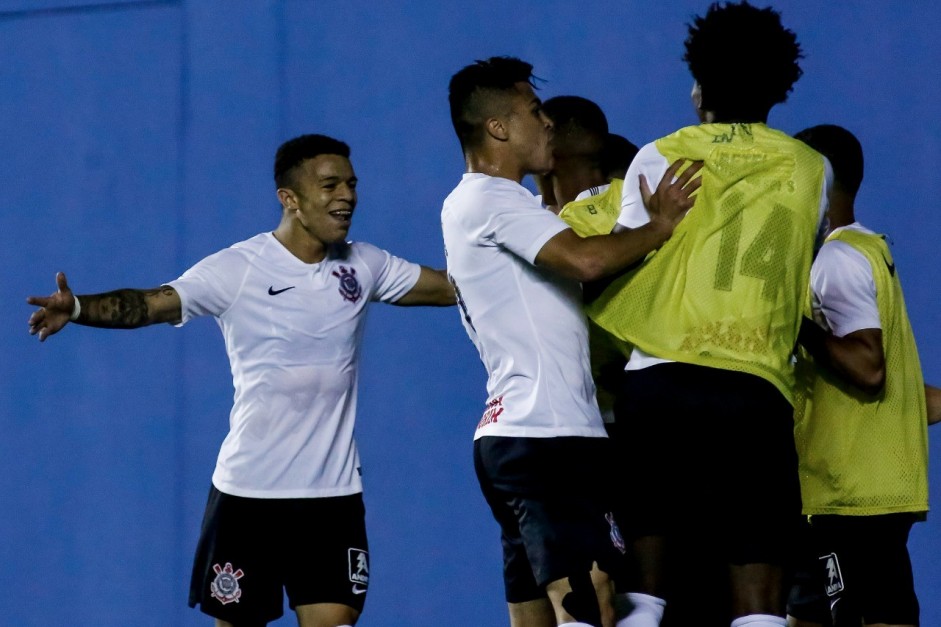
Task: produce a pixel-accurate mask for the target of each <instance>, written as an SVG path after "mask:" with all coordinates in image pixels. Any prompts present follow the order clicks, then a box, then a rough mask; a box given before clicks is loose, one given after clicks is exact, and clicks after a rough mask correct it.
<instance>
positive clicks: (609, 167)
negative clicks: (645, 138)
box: [601, 133, 640, 181]
mask: <svg viewBox="0 0 941 627" xmlns="http://www.w3.org/2000/svg"><path fill="white" fill-rule="evenodd" d="M639 151H640V149H639V148H638V147H637V146H636V145H634V142H632V141H630V140H629V139H627V138H626V137H623V136H621V135H618V134H617V133H608V136H607V137H606V138H605V142H604V150H602V151H601V171H602V172H604V175H605V178H607V179H608V180H609V181H610V180H611V179H623V178H624V174H625V173H626V172H627V168H629V167H630V165H631V161H633V160H634V157H636V156H637V153H638V152H639Z"/></svg>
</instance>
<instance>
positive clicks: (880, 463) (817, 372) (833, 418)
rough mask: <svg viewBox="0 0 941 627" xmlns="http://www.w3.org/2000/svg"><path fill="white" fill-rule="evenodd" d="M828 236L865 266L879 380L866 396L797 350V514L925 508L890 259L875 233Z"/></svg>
mask: <svg viewBox="0 0 941 627" xmlns="http://www.w3.org/2000/svg"><path fill="white" fill-rule="evenodd" d="M830 240H839V241H842V242H845V243H847V244H849V245H850V246H852V247H853V248H854V249H856V250H858V251H859V252H860V253H862V254H863V255H864V256H865V257H866V259H868V260H869V265H870V266H871V267H872V274H873V279H874V280H875V285H876V301H877V303H878V307H879V320H880V323H881V325H882V346H883V349H884V351H885V367H886V378H885V388H884V389H883V390H882V392H881V393H880V394H878V395H876V396H871V395H867V394H864V393H862V392H861V391H859V390H857V389H856V388H854V387H853V386H852V385H850V384H848V383H846V382H845V381H844V380H842V379H841V378H839V376H838V375H835V374H834V373H832V372H830V371H827V370H825V369H817V368H815V367H814V365H813V362H812V361H811V360H810V359H809V358H808V357H807V355H806V353H802V354H801V358H800V360H799V362H798V386H799V387H798V389H799V393H798V400H799V402H798V403H797V405H796V406H795V422H794V438H795V441H796V443H797V450H798V457H799V460H800V480H801V497H802V500H803V503H804V513H805V514H807V515H812V514H840V515H850V516H872V515H878V514H892V513H898V512H927V511H928V425H927V416H926V409H925V388H924V380H923V378H922V373H921V363H920V361H919V359H918V350H917V348H916V345H915V338H914V335H913V334H912V327H911V324H910V323H909V320H908V313H907V312H906V308H905V301H904V298H903V295H902V287H901V283H900V282H899V279H898V276H897V274H896V272H895V262H894V261H893V259H892V254H891V253H890V252H889V248H888V246H886V243H885V240H884V238H883V237H881V236H879V235H874V234H869V233H862V232H859V231H853V230H840V231H837V232H836V233H834V234H833V235H831V236H830V238H828V241H830Z"/></svg>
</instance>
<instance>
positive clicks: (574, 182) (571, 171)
mask: <svg viewBox="0 0 941 627" xmlns="http://www.w3.org/2000/svg"><path fill="white" fill-rule="evenodd" d="M554 177H555V178H554V183H553V190H554V192H555V198H556V202H557V203H558V205H559V207H564V206H565V205H567V204H569V203H570V202H572V201H573V200H575V198H576V197H577V196H578V195H579V194H580V193H582V192H583V191H585V190H586V189H590V188H592V187H599V186H601V185H605V184H606V183H607V182H608V181H607V180H606V179H605V178H604V176H602V174H601V171H600V170H598V168H597V167H595V166H594V165H592V164H586V163H567V164H565V166H564V170H563V171H562V172H559V162H556V169H555V174H554Z"/></svg>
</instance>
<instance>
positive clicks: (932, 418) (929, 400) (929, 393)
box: [925, 383, 941, 425]
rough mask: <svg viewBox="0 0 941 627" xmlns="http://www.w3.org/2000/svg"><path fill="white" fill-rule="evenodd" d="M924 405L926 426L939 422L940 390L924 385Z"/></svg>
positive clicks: (940, 413) (940, 407)
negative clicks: (926, 415)
mask: <svg viewBox="0 0 941 627" xmlns="http://www.w3.org/2000/svg"><path fill="white" fill-rule="evenodd" d="M925 403H926V405H927V406H928V424H929V425H934V424H937V423H939V422H941V389H939V388H936V387H935V386H933V385H928V384H927V383H926V384H925Z"/></svg>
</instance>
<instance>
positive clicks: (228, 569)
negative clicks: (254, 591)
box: [209, 562, 245, 605]
mask: <svg viewBox="0 0 941 627" xmlns="http://www.w3.org/2000/svg"><path fill="white" fill-rule="evenodd" d="M212 569H213V570H214V571H216V578H215V579H213V580H212V583H211V584H209V590H210V591H211V592H212V596H213V597H214V598H216V599H218V600H219V603H222V604H223V605H227V604H229V603H238V602H239V598H240V597H241V596H242V589H241V588H240V587H239V579H241V578H242V577H243V576H244V575H245V573H243V572H242V569H241V568H239V569H238V570H235V571H233V570H232V564H230V563H229V562H226V563H225V566H224V567H223V566H219V565H218V564H213V565H212Z"/></svg>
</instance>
